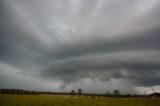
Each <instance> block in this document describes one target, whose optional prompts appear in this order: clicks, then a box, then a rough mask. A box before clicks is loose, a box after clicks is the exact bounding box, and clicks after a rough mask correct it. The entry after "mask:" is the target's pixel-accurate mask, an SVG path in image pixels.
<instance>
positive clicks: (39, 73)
mask: <svg viewBox="0 0 160 106" xmlns="http://www.w3.org/2000/svg"><path fill="white" fill-rule="evenodd" d="M151 87H154V89H155V90H156V91H160V0H0V88H20V89H29V90H44V91H48V90H49V91H62V92H63V91H65V92H70V90H72V89H74V90H77V89H78V88H81V89H82V90H83V91H84V92H89V93H93V92H94V93H105V92H106V91H110V92H111V91H112V90H114V89H119V90H120V91H121V92H123V93H136V94H142V93H143V92H144V90H146V92H147V93H151V92H152V91H151Z"/></svg>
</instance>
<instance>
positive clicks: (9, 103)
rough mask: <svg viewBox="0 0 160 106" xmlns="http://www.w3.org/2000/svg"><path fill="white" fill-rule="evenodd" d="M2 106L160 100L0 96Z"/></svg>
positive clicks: (112, 105)
mask: <svg viewBox="0 0 160 106" xmlns="http://www.w3.org/2000/svg"><path fill="white" fill-rule="evenodd" d="M0 106H160V100H159V99H144V98H138V99H136V98H105V97H99V98H91V97H87V98H85V97H78V96H76V97H73V98H72V97H70V96H56V95H54V96H53V95H9V94H5V95H2V94H1V95H0Z"/></svg>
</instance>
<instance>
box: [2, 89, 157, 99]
mask: <svg viewBox="0 0 160 106" xmlns="http://www.w3.org/2000/svg"><path fill="white" fill-rule="evenodd" d="M0 94H15V95H40V94H53V95H54V94H55V95H70V96H71V97H74V96H79V97H81V96H84V97H86V98H87V97H92V98H95V97H111V98H112V97H114V98H115V97H117V98H137V97H160V93H158V92H155V93H152V94H150V95H132V94H121V93H120V91H119V90H113V92H112V93H110V92H109V91H107V92H106V93H105V94H89V93H83V91H82V89H78V90H77V92H76V91H75V90H71V92H69V93H64V92H49V91H47V92H44V91H29V90H23V89H5V88H3V89H0Z"/></svg>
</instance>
